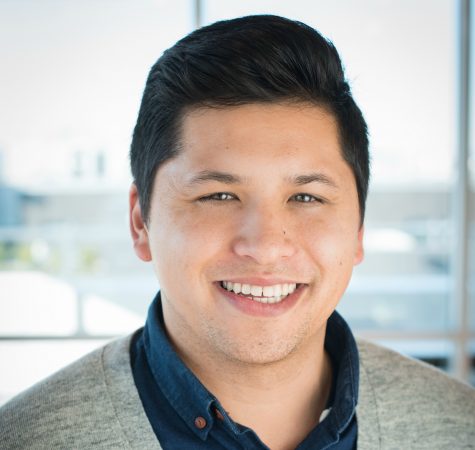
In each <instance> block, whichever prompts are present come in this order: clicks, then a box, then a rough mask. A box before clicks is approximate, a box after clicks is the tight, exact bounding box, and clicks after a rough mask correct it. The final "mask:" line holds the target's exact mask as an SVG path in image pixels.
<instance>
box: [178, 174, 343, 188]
mask: <svg viewBox="0 0 475 450" xmlns="http://www.w3.org/2000/svg"><path fill="white" fill-rule="evenodd" d="M208 181H217V182H219V183H224V184H240V183H243V182H244V181H245V180H243V178H241V177H239V176H238V175H233V174H232V173H228V172H220V171H217V170H203V171H201V172H198V173H197V174H196V175H194V176H193V177H192V178H191V179H190V180H189V181H188V182H187V183H186V184H187V186H193V185H195V184H202V183H207V182H208ZM287 181H288V182H289V183H290V184H294V185H296V186H304V185H306V184H310V183H320V184H325V185H327V186H330V187H332V188H335V189H337V188H338V186H337V184H336V183H335V182H334V181H333V180H332V179H331V178H330V177H328V176H327V175H325V174H323V173H318V172H315V173H309V174H305V175H296V176H289V177H288V178H287Z"/></svg>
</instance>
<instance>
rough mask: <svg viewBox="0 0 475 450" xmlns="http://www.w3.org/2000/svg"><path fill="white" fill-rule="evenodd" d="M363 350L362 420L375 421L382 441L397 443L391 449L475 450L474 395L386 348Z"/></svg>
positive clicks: (363, 346)
mask: <svg viewBox="0 0 475 450" xmlns="http://www.w3.org/2000/svg"><path fill="white" fill-rule="evenodd" d="M358 350H359V357H360V404H359V415H360V418H362V419H363V420H364V418H363V416H365V415H368V416H373V419H374V421H377V424H378V428H379V433H380V439H381V441H382V442H384V441H385V442H386V443H387V444H389V443H390V442H391V441H392V442H393V443H394V447H391V445H386V446H385V447H386V448H398V446H397V445H396V443H397V442H398V441H399V442H406V443H407V444H408V445H409V447H411V445H414V446H417V448H450V446H452V447H453V446H454V445H455V446H456V447H457V448H473V447H469V445H472V444H473V443H474V442H475V390H474V389H472V388H471V387H470V386H468V385H466V384H464V383H462V382H459V381H457V380H456V379H454V378H451V377H449V376H448V375H446V374H445V373H444V372H442V371H440V370H438V369H436V368H434V367H432V366H429V365H428V364H425V363H422V362H420V361H416V360H414V359H411V358H407V357H405V356H402V355H400V354H399V353H396V352H394V351H392V350H389V349H386V348H384V347H381V346H378V345H375V344H372V343H369V342H366V341H363V340H358ZM417 443H418V444H417ZM434 443H436V444H437V445H436V446H433V445H434ZM416 444H417V445H416ZM431 445H432V447H431ZM383 447H384V446H383Z"/></svg>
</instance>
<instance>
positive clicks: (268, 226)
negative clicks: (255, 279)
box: [233, 207, 296, 265]
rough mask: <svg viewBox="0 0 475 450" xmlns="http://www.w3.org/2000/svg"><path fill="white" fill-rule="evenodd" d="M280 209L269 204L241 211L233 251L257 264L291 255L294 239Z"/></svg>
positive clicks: (277, 260)
mask: <svg viewBox="0 0 475 450" xmlns="http://www.w3.org/2000/svg"><path fill="white" fill-rule="evenodd" d="M285 222H286V221H285V217H283V213H280V214H279V213H276V212H273V211H271V210H270V208H265V207H263V208H254V209H253V210H251V211H246V212H245V213H244V214H243V217H242V220H241V221H240V224H239V229H238V233H237V236H236V238H235V239H234V242H233V250H234V253H235V254H237V255H239V256H242V257H248V258H252V259H253V260H254V261H255V262H256V263H258V264H259V265H272V264H275V263H277V262H279V260H280V259H282V258H288V257H290V256H292V255H293V254H294V253H295V251H296V247H295V242H293V241H292V233H291V232H290V230H289V229H286V228H289V226H288V225H289V224H286V223H285Z"/></svg>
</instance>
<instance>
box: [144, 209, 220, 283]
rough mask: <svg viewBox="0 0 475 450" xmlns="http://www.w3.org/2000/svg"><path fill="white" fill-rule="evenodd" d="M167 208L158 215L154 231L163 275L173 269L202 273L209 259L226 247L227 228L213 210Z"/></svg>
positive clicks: (158, 267)
mask: <svg viewBox="0 0 475 450" xmlns="http://www.w3.org/2000/svg"><path fill="white" fill-rule="evenodd" d="M165 211H166V210H165V208H164V210H163V213H162V214H157V216H156V217H155V218H154V219H155V220H154V225H155V226H154V227H153V231H154V232H153V234H151V235H150V244H151V251H152V256H153V260H154V264H155V267H156V270H157V272H158V273H159V278H164V276H163V275H164V274H166V275H168V274H170V273H171V274H172V275H173V271H178V273H182V274H183V273H184V272H185V273H187V275H186V278H187V279H190V277H191V278H193V277H194V276H195V275H199V274H200V269H203V268H204V267H203V266H204V265H205V264H206V261H208V260H209V259H210V258H212V257H213V256H215V255H216V254H217V253H218V252H220V251H222V249H223V245H225V244H224V241H225V240H226V229H227V228H226V226H225V224H224V222H223V221H222V220H221V221H220V220H217V218H215V217H213V216H212V215H210V214H190V213H188V212H187V211H186V210H185V209H181V210H180V209H177V210H171V211H170V210H168V212H167V213H166V212H165ZM160 274H161V275H162V276H161V277H160ZM181 279H182V280H183V277H181Z"/></svg>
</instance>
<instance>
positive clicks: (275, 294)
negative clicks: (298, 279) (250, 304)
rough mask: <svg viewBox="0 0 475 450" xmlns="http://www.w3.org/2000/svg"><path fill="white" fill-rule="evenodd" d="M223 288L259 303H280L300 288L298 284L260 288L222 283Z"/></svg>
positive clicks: (251, 285)
mask: <svg viewBox="0 0 475 450" xmlns="http://www.w3.org/2000/svg"><path fill="white" fill-rule="evenodd" d="M220 284H221V287H222V288H223V289H226V290H228V291H230V292H234V293H235V294H238V295H241V296H243V297H245V298H247V299H249V300H253V301H255V302H258V303H279V302H281V301H282V300H284V299H285V298H286V297H288V296H289V295H290V294H292V293H293V292H294V291H295V290H296V289H297V287H298V286H299V285H298V284H296V283H284V284H274V285H273V286H258V285H254V284H245V283H233V282H232V281H221V283H220Z"/></svg>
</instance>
